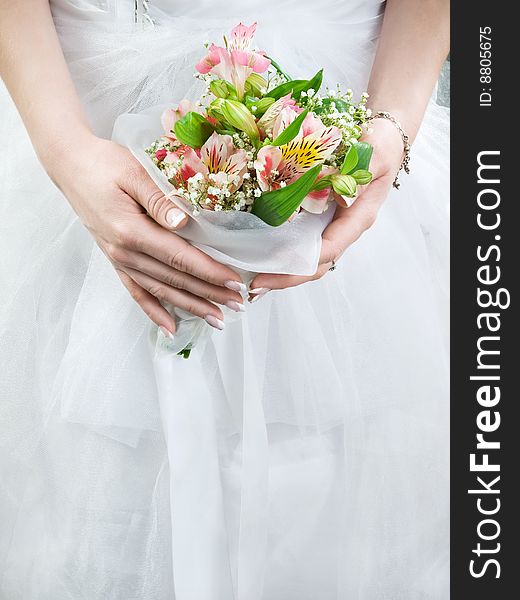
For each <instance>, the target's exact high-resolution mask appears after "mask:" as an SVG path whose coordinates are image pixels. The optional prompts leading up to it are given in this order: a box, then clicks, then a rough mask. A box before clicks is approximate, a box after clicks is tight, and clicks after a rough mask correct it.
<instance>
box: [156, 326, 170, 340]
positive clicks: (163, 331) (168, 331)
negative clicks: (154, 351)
mask: <svg viewBox="0 0 520 600" xmlns="http://www.w3.org/2000/svg"><path fill="white" fill-rule="evenodd" d="M159 329H160V330H161V331H162V333H163V335H164V336H165V337H167V338H168V339H170V340H172V339H173V333H172V332H171V331H170V330H169V329H166V327H159Z"/></svg>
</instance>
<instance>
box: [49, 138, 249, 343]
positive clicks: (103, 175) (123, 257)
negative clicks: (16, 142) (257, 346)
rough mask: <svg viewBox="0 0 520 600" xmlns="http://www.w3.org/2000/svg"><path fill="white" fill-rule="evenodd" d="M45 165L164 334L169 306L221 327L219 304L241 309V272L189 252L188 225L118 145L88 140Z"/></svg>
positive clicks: (169, 330) (170, 323)
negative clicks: (184, 230)
mask: <svg viewBox="0 0 520 600" xmlns="http://www.w3.org/2000/svg"><path fill="white" fill-rule="evenodd" d="M46 154H47V160H45V157H43V163H44V165H45V167H46V168H47V171H48V172H49V175H50V176H51V177H52V179H53V180H54V182H55V183H56V185H58V187H59V188H60V189H61V191H62V192H63V193H64V194H65V196H66V197H67V199H68V200H69V202H70V204H71V205H72V207H73V208H74V210H75V211H76V213H77V214H78V216H79V218H80V219H81V221H82V222H83V224H84V225H85V226H86V227H87V229H88V230H89V231H90V233H91V234H92V236H93V237H94V239H95V241H96V243H97V244H98V246H99V247H100V248H101V250H102V251H103V252H104V253H105V255H106V256H107V257H108V259H109V260H110V262H111V263H112V265H113V266H114V268H115V269H116V271H117V274H118V275H119V278H120V279H121V281H122V282H123V285H124V286H125V287H126V288H127V290H128V291H129V292H130V294H131V296H132V298H133V299H134V300H135V301H136V302H137V303H138V304H139V306H140V307H141V308H142V310H143V311H144V312H145V313H146V314H147V315H148V317H149V318H150V319H151V320H152V321H153V322H154V323H156V324H157V325H158V326H159V327H161V328H163V332H164V333H165V334H166V335H171V334H173V332H175V327H176V326H175V319H174V317H172V316H171V315H170V313H169V312H168V311H167V310H166V309H165V308H164V306H163V305H162V303H167V304H171V305H173V306H175V307H178V308H181V309H184V310H186V311H188V312H190V313H192V314H194V315H196V316H198V317H201V318H203V319H205V320H206V321H207V322H208V323H209V325H211V326H212V327H215V328H216V329H223V327H224V322H223V319H224V316H223V314H222V311H221V310H220V308H219V307H218V306H217V304H222V305H226V306H228V307H229V308H231V309H232V310H234V311H236V312H241V311H242V310H243V299H242V296H241V295H240V293H239V292H240V291H245V290H246V286H245V285H244V284H243V283H242V281H241V280H240V277H239V276H238V274H237V273H236V272H235V271H233V270H232V269H230V268H229V267H226V266H224V265H222V264H220V263H218V262H216V261H215V260H213V259H212V258H210V257H209V256H208V255H207V254H205V253H204V252H202V251H201V250H198V249H197V248H195V247H193V246H192V245H191V244H189V243H188V242H186V241H185V240H184V239H182V238H181V237H180V236H178V235H176V234H175V232H174V230H175V229H178V228H180V227H182V226H183V225H185V224H186V223H187V221H188V218H189V217H188V216H187V215H186V214H185V213H183V212H182V211H181V210H180V209H178V208H177V207H176V206H175V205H174V204H173V203H172V202H171V201H170V200H168V199H167V198H165V197H164V194H163V193H162V192H161V191H160V190H159V188H158V187H157V186H156V185H155V183H154V182H153V181H152V179H151V178H150V177H149V175H148V174H147V172H146V171H145V169H144V168H143V167H142V165H141V164H140V163H139V162H138V161H137V160H136V159H135V158H134V156H133V155H132V154H131V153H130V151H129V150H127V149H126V148H123V147H122V146H120V145H118V144H116V143H115V142H111V141H109V140H104V139H101V138H97V137H95V136H93V135H90V134H89V135H87V136H86V139H78V140H76V141H75V143H74V146H73V147H67V149H66V150H63V149H60V150H59V151H58V152H53V151H52V149H49V152H48V153H46Z"/></svg>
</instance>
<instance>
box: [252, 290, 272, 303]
mask: <svg viewBox="0 0 520 600" xmlns="http://www.w3.org/2000/svg"><path fill="white" fill-rule="evenodd" d="M270 291H271V290H270V289H268V288H257V289H255V290H251V291H250V292H249V293H250V294H251V295H252V296H253V297H252V298H251V297H250V298H249V303H250V304H254V303H255V302H256V301H257V300H260V298H263V297H264V296H265V295H266V294H267V292H270Z"/></svg>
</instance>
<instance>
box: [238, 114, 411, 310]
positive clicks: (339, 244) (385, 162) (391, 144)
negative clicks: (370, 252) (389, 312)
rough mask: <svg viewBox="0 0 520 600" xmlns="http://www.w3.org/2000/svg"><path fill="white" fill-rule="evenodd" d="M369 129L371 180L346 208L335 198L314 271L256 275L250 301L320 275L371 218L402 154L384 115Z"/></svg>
mask: <svg viewBox="0 0 520 600" xmlns="http://www.w3.org/2000/svg"><path fill="white" fill-rule="evenodd" d="M371 127H372V132H371V133H370V134H367V135H365V136H364V137H363V138H362V139H363V140H364V141H367V142H369V143H370V144H372V145H373V147H374V153H373V156H372V160H371V162H370V171H371V172H372V174H373V180H372V182H371V183H370V184H368V185H367V186H364V188H361V192H360V194H359V196H358V198H357V199H356V201H355V202H354V204H353V205H352V206H351V207H350V208H347V207H345V205H344V204H341V203H340V200H338V206H337V207H336V212H335V214H334V217H333V219H332V221H331V223H330V225H329V226H328V227H327V228H326V229H325V231H324V232H323V235H322V247H321V254H320V259H319V264H318V269H317V270H316V273H314V275H310V276H299V275H275V274H270V273H262V274H260V275H257V276H256V277H255V278H254V279H253V281H252V283H251V286H250V289H251V291H250V297H249V299H250V301H254V300H255V299H258V298H260V297H261V296H263V295H264V294H265V293H267V292H268V291H271V290H281V289H286V288H289V287H293V286H296V285H301V284H302V283H306V282H308V281H315V280H316V279H320V278H321V277H323V276H324V275H325V274H326V273H327V271H328V270H329V269H330V267H331V266H332V265H333V264H334V263H335V262H337V261H338V260H339V259H340V257H341V255H342V254H343V253H344V252H345V250H346V249H347V248H348V247H349V246H350V245H351V244H353V243H354V242H355V241H356V240H357V239H358V238H359V237H360V236H361V235H362V234H363V233H364V232H365V231H366V230H367V229H369V228H370V227H371V226H372V225H373V224H374V222H375V220H376V217H377V214H378V212H379V209H380V207H381V205H382V204H383V202H384V200H385V198H386V196H387V194H388V192H389V190H390V188H391V187H392V183H393V181H394V178H395V175H396V173H397V170H398V169H399V165H400V164H401V159H402V154H403V142H402V140H401V137H400V135H399V132H398V131H397V129H396V128H395V126H394V125H392V123H390V122H389V121H387V120H385V119H375V120H374V122H373V124H372V126H371Z"/></svg>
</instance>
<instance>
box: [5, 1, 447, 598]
mask: <svg viewBox="0 0 520 600" xmlns="http://www.w3.org/2000/svg"><path fill="white" fill-rule="evenodd" d="M52 7H53V12H54V16H55V22H56V25H57V28H58V32H59V35H60V38H61V41H62V44H63V47H64V50H65V53H66V57H67V60H68V62H69V65H70V69H71V72H72V74H73V77H74V79H75V82H76V85H77V87H78V90H79V92H80V94H81V97H82V99H83V101H84V103H85V106H86V108H87V111H88V115H89V118H90V121H91V124H92V126H93V128H94V129H95V131H96V132H97V133H99V134H100V135H104V136H107V137H109V136H110V135H111V133H112V127H113V124H114V122H115V119H116V117H117V116H118V115H119V114H121V113H125V112H140V111H142V110H145V109H147V108H149V107H151V106H154V105H159V104H165V103H168V102H171V101H172V99H178V98H180V97H182V96H185V95H187V96H190V95H192V96H195V95H197V85H198V84H197V82H196V81H195V80H194V79H193V77H192V72H193V65H194V64H195V62H196V59H198V58H199V57H200V53H201V47H202V43H203V41H204V40H206V39H218V38H220V36H221V35H222V33H223V32H225V31H227V30H228V29H229V27H230V26H232V25H234V24H236V22H238V21H239V20H243V21H245V22H248V21H252V20H257V21H258V22H259V35H258V44H259V46H260V47H263V48H266V49H268V50H269V51H270V53H271V54H272V55H274V56H276V57H278V58H279V59H280V61H282V62H283V63H284V66H285V68H286V69H287V70H288V71H289V72H291V74H293V75H294V76H307V75H309V74H310V73H313V72H315V71H316V70H317V69H318V68H320V67H325V71H326V75H327V79H328V81H329V82H331V83H333V82H335V81H341V82H344V83H345V84H346V85H348V86H350V87H352V88H353V89H354V90H355V91H356V92H357V93H360V92H362V91H364V89H365V87H366V82H367V78H368V74H369V70H370V65H371V62H372V59H373V53H374V49H375V44H376V42H377V36H378V31H379V27H380V23H381V17H382V9H383V5H382V4H381V3H380V2H379V1H377V0H374V1H370V0H366V1H362V0H341V1H339V0H325V1H324V2H319V3H318V2H311V1H308V2H307V1H306V0H299V1H298V2H296V0H276V1H275V0H263V1H261V2H260V1H257V0H252V1H249V2H247V3H244V2H240V1H239V0H227V1H226V2H215V1H210V0H204V1H199V2H196V3H195V2H189V1H188V0H179V1H178V2H168V1H166V0H162V1H159V0H158V1H157V2H155V3H153V5H152V7H151V10H150V14H151V16H152V17H153V18H154V20H155V22H156V27H155V28H145V29H143V28H141V27H139V28H137V29H136V28H135V27H134V26H133V24H132V8H133V1H132V0H118V1H117V2H116V1H114V0H107V1H101V0H100V1H98V2H95V1H93V0H92V1H90V0H69V1H68V2H67V1H66V0H55V1H54V2H53V3H52ZM0 108H1V110H2V114H3V119H2V123H1V124H0V137H1V139H2V140H8V143H5V144H3V149H2V152H3V157H2V160H1V161H0V180H1V190H0V200H1V201H0V211H1V219H0V236H1V240H2V253H1V254H0V257H1V258H0V277H1V279H0V289H1V293H0V301H1V305H0V306H1V316H0V334H1V341H0V360H1V362H0V364H1V365H2V389H1V399H0V475H1V481H2V483H1V487H0V490H1V491H0V515H1V516H0V521H1V525H2V527H1V530H2V533H1V534H0V596H2V597H5V598H9V599H10V600H17V599H23V600H33V599H40V598H41V599H42V600H43V599H45V600H47V599H49V598H52V599H53V600H78V599H80V598H88V600H133V599H135V600H138V599H139V600H166V599H168V600H171V599H172V598H176V600H316V598H320V599H323V600H347V599H348V600H354V599H356V600H382V599H386V598H392V600H394V599H398V598H399V599H401V598H402V599H403V600H419V599H429V600H444V599H445V598H447V597H448V596H449V593H448V583H447V581H448V492H447V469H448V463H447V458H448V440H449V438H448V421H447V419H448V411H447V384H448V371H447V343H446V331H447V281H448V272H447V268H448V242H449V240H448V209H447V203H448V190H447V186H448V164H447V147H446V146H447V114H446V111H445V110H444V109H440V108H439V107H436V106H434V105H432V106H431V107H430V109H429V111H428V114H427V116H426V119H425V122H424V124H423V127H422V130H421V133H420V135H419V137H418V139H417V141H416V143H415V145H414V148H413V164H412V167H413V169H412V171H413V172H412V175H411V176H409V177H403V178H402V188H401V190H400V191H399V192H394V191H393V192H391V194H390V195H389V198H388V200H387V201H386V203H385V206H384V207H383V209H382V211H381V213H380V216H379V218H378V220H377V222H376V224H375V226H374V227H373V228H372V229H371V230H370V231H369V232H367V233H366V234H365V235H364V236H363V237H362V239H361V240H360V241H358V242H357V243H356V244H355V245H354V246H352V247H351V248H350V249H349V250H348V251H347V253H346V254H345V255H344V257H343V259H342V261H341V263H340V264H339V265H338V269H337V270H336V271H335V272H334V273H330V274H328V275H327V276H326V277H325V278H324V279H323V280H321V281H319V282H316V283H313V284H308V285H305V286H302V287H299V288H297V289H292V290H287V291H285V292H274V293H271V294H268V295H267V296H265V297H264V298H263V299H262V300H261V301H260V302H258V303H256V304H254V305H251V306H248V310H247V312H246V314H245V315H244V316H243V317H242V318H241V319H235V320H233V321H230V322H229V323H228V326H227V327H226V330H225V331H224V332H222V333H219V332H216V333H215V334H214V335H213V336H212V337H211V339H210V340H209V341H208V342H207V343H206V344H205V346H204V348H200V349H199V350H197V351H195V352H193V354H192V356H191V357H190V359H189V360H188V361H185V360H182V359H180V358H178V357H176V356H172V355H168V354H164V353H160V354H157V355H156V354H155V352H154V349H153V345H152V344H151V343H150V327H149V324H148V322H147V319H146V317H144V316H143V315H142V314H141V313H140V311H139V309H138V308H137V307H136V306H135V305H134V304H133V303H132V300H131V299H130V298H129V296H128V295H127V293H126V291H125V290H124V289H123V288H122V287H121V285H120V283H119V281H118V279H117V277H116V276H115V274H114V273H113V270H112V268H111V266H110V265H109V264H108V263H107V261H106V259H105V257H104V256H103V255H102V253H101V252H100V251H99V250H98V249H97V248H96V247H95V246H94V245H93V243H92V241H91V239H90V238H89V236H88V234H87V232H86V231H84V229H83V227H82V225H81V223H79V222H78V220H77V218H76V217H75V215H74V214H73V213H72V211H71V209H70V208H69V207H68V205H67V203H66V201H65V200H64V199H63V197H62V196H61V195H60V193H59V192H58V191H57V190H56V189H55V188H54V187H53V185H52V184H51V183H50V182H49V180H48V179H47V177H46V175H45V174H44V173H43V171H42V169H41V167H40V166H39V165H38V163H37V160H36V158H35V156H34V153H33V151H32V149H31V147H30V143H29V140H28V138H27V135H26V134H25V132H24V130H23V127H22V124H21V122H20V120H19V117H18V116H17V115H16V111H15V109H14V107H13V106H12V104H11V102H10V100H9V99H8V97H7V95H6V93H5V92H4V91H3V90H2V94H1V96H0Z"/></svg>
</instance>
